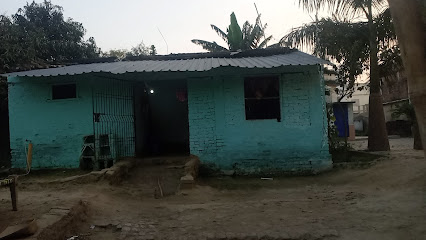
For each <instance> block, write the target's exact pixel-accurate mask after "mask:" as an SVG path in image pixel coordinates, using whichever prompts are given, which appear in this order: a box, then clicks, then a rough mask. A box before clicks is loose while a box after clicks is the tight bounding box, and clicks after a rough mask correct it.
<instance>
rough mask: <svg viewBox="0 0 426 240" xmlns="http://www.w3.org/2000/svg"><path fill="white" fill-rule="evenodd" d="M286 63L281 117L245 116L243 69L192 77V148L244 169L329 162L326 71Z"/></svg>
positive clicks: (208, 159)
mask: <svg viewBox="0 0 426 240" xmlns="http://www.w3.org/2000/svg"><path fill="white" fill-rule="evenodd" d="M286 69H287V70H288V74H279V75H280V88H281V92H280V97H281V117H282V120H281V122H278V121H277V120H246V119H245V107H244V104H245V103H244V76H245V73H244V72H239V73H237V74H235V75H224V76H219V77H214V78H204V79H203V78H194V79H189V80H188V106H189V125H190V150H191V153H192V154H195V155H197V156H199V157H200V159H201V161H203V162H204V163H210V164H214V165H216V166H217V167H219V168H222V169H236V170H238V171H241V172H252V173H253V172H265V171H266V172H275V171H278V172H312V171H319V170H324V169H327V168H330V167H331V160H330V155H329V152H328V140H327V125H326V124H327V120H326V115H325V114H326V113H325V111H324V107H325V105H324V101H325V96H324V85H323V79H322V73H321V71H320V70H319V67H318V66H309V67H305V68H304V70H305V71H306V72H305V73H304V74H302V73H300V71H298V72H299V73H297V71H294V69H292V68H290V67H289V68H286ZM299 70H300V68H299ZM292 71H293V73H291V72H292Z"/></svg>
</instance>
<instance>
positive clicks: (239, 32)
mask: <svg viewBox="0 0 426 240" xmlns="http://www.w3.org/2000/svg"><path fill="white" fill-rule="evenodd" d="M210 26H211V28H212V29H213V30H214V31H215V32H216V33H217V34H218V35H219V36H220V37H221V38H222V39H223V40H224V41H225V42H226V43H227V44H228V48H225V47H222V46H220V45H219V44H217V43H216V42H209V41H205V40H199V39H193V40H191V41H192V42H193V43H195V44H197V45H200V46H202V47H203V48H204V49H205V50H208V51H210V52H220V51H228V50H229V51H237V50H249V49H256V48H265V47H266V46H267V44H268V42H269V41H270V40H271V39H272V36H269V37H265V29H266V27H267V24H265V25H262V24H261V21H260V15H258V16H257V18H256V23H255V24H254V25H252V24H250V23H249V22H248V21H246V22H245V23H244V24H243V27H242V28H241V27H240V25H239V24H238V21H237V17H236V16H235V13H232V14H231V23H230V24H229V26H228V28H227V29H226V33H225V31H223V30H221V29H220V28H218V27H217V26H216V25H213V24H211V25H210ZM262 38H263V40H262Z"/></svg>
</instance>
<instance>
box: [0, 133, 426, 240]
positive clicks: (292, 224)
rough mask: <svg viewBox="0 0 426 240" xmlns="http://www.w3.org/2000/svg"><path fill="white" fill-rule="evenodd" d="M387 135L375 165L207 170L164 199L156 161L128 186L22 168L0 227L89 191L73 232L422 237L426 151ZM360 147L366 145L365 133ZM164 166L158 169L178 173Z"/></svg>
mask: <svg viewBox="0 0 426 240" xmlns="http://www.w3.org/2000/svg"><path fill="white" fill-rule="evenodd" d="M390 141H391V146H392V151H391V152H390V153H389V154H388V155H387V157H384V158H381V159H380V161H378V162H377V163H376V164H374V165H372V166H370V167H368V168H357V167H355V168H345V169H334V170H332V171H330V172H327V173H323V174H320V175H317V176H310V177H286V178H274V179H273V180H261V179H259V178H231V177H223V178H209V179H200V180H199V181H198V184H197V186H196V187H195V188H194V189H191V190H185V191H182V192H179V193H178V194H176V195H170V196H166V197H164V198H159V199H156V198H155V197H154V195H155V191H156V190H155V188H156V183H157V181H156V179H157V180H158V177H156V176H157V175H158V168H155V169H157V170H155V169H154V168H147V167H143V168H138V169H134V170H133V171H132V175H131V177H130V178H129V180H127V181H125V182H124V183H123V184H122V185H121V186H110V185H109V184H108V183H106V182H97V183H86V184H81V183H79V184H76V183H63V184H62V183H55V184H49V183H47V180H46V179H48V180H50V179H52V178H58V177H60V176H61V174H65V175H66V174H69V172H67V171H66V172H65V173H61V172H59V173H55V174H53V177H52V174H50V175H49V174H39V175H37V174H36V175H33V176H29V177H23V178H22V179H21V184H20V185H19V203H18V204H19V211H18V212H13V211H11V203H10V197H9V192H8V191H7V189H4V188H3V189H0V200H1V201H0V232H1V231H2V230H3V229H4V228H6V227H7V226H8V225H12V224H16V223H20V222H24V221H27V220H29V219H32V218H38V217H39V216H40V215H42V214H44V213H46V212H48V211H49V210H50V209H51V208H53V207H60V206H70V205H73V204H76V203H77V202H78V201H79V200H83V201H85V202H87V203H88V205H89V208H90V218H89V219H88V220H87V221H83V222H81V224H80V227H79V230H76V232H75V233H74V234H73V235H75V236H80V237H79V238H75V239H425V236H426V160H425V159H424V157H423V152H422V151H415V150H412V149H411V148H412V145H411V144H410V141H412V139H409V138H405V139H391V140H390ZM353 146H354V148H357V149H363V148H365V147H366V141H365V140H362V141H356V142H353ZM156 171H157V172H156ZM165 171H166V173H165V175H164V176H161V177H160V178H165V177H176V174H175V172H173V171H172V170H170V169H167V170H166V169H165ZM167 171H168V172H167ZM169 186H171V188H172V189H173V188H174V187H175V186H174V185H173V183H170V184H169ZM83 236H84V237H83ZM70 237H71V236H70Z"/></svg>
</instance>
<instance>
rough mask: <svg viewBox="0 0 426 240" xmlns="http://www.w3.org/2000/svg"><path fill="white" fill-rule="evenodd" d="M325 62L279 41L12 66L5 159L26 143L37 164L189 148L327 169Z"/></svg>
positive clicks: (207, 159) (285, 166) (263, 164)
mask: <svg viewBox="0 0 426 240" xmlns="http://www.w3.org/2000/svg"><path fill="white" fill-rule="evenodd" d="M326 63H327V62H325V61H323V60H321V59H318V58H316V57H314V56H311V55H308V54H306V53H303V52H300V51H298V50H294V49H288V48H278V49H262V50H251V51H246V52H232V53H230V52H221V53H199V54H172V55H166V56H152V57H145V58H139V59H134V61H120V62H103V63H91V64H80V65H70V66H65V67H58V68H50V69H40V70H32V71H26V72H17V73H11V74H8V75H7V76H8V84H9V109H10V110H9V111H10V113H9V116H10V141H11V143H10V144H11V149H12V166H13V167H15V168H23V167H25V164H26V151H27V147H28V145H29V143H32V144H33V167H34V168H77V167H85V168H95V169H97V168H104V167H108V166H110V165H112V164H114V162H115V161H116V160H118V159H120V158H123V157H135V156H136V157H144V156H163V155H178V154H193V155H196V156H198V157H199V158H200V160H201V161H202V163H205V164H209V165H212V166H214V167H218V168H220V169H222V170H236V171H238V172H239V173H265V172H267V173H271V172H272V173H275V172H284V173H310V172H318V171H322V170H326V169H329V168H331V166H332V162H331V158H330V154H329V151H328V140H327V116H326V111H325V96H324V92H325V91H324V81H323V72H322V71H323V64H326ZM141 161H143V158H141Z"/></svg>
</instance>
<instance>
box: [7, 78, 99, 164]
mask: <svg viewBox="0 0 426 240" xmlns="http://www.w3.org/2000/svg"><path fill="white" fill-rule="evenodd" d="M8 81H9V118H10V145H11V146H10V147H11V149H12V167H14V168H24V167H25V166H26V153H25V147H26V146H28V143H29V141H31V142H32V143H33V145H34V148H33V162H32V166H33V168H48V167H64V168H65V167H66V168H74V167H78V166H79V157H80V151H81V147H82V138H83V136H84V135H89V134H93V121H92V97H91V88H90V83H89V82H88V81H84V80H82V79H80V77H79V76H66V77H59V78H25V77H20V78H18V77H15V78H9V79H8ZM55 83H76V84H77V98H76V99H64V100H51V85H52V84H55Z"/></svg>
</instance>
